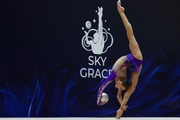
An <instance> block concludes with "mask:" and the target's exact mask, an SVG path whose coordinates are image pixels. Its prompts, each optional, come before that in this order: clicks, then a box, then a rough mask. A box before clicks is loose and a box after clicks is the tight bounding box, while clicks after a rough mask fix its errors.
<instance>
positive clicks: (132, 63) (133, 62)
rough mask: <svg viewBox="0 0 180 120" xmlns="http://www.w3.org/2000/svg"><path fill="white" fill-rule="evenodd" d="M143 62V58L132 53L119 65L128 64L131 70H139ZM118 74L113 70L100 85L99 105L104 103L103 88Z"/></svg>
mask: <svg viewBox="0 0 180 120" xmlns="http://www.w3.org/2000/svg"><path fill="white" fill-rule="evenodd" d="M142 62H143V61H142V60H139V59H137V58H135V57H134V56H133V55H132V54H128V55H126V60H125V62H124V64H123V65H121V66H119V68H120V69H121V68H122V67H124V66H126V67H127V68H129V69H130V70H131V71H133V72H138V71H139V67H140V66H141V64H142ZM117 76H118V75H117V74H116V72H115V71H113V70H112V72H111V73H110V75H109V76H108V78H106V79H105V81H104V82H103V83H102V85H101V86H100V87H99V89H98V98H97V105H99V106H100V105H102V103H101V97H102V93H103V90H104V89H105V87H106V86H107V85H108V84H109V83H111V82H112V81H114V79H115V78H116V77H117Z"/></svg>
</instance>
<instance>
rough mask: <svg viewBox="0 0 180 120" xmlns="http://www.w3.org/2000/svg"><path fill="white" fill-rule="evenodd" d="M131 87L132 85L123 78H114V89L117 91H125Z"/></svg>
mask: <svg viewBox="0 0 180 120" xmlns="http://www.w3.org/2000/svg"><path fill="white" fill-rule="evenodd" d="M131 85H132V83H131V82H130V81H129V80H128V79H126V78H123V77H116V78H115V87H116V88H117V89H119V90H127V89H128V88H129V87H130V86H131Z"/></svg>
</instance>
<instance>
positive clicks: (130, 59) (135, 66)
mask: <svg viewBox="0 0 180 120" xmlns="http://www.w3.org/2000/svg"><path fill="white" fill-rule="evenodd" d="M142 62H143V61H142V60H139V59H137V58H135V57H134V56H133V55H132V54H128V55H126V60H125V62H124V64H123V65H122V66H121V67H120V68H122V67H123V66H126V67H127V68H129V69H130V70H131V71H133V72H138V71H139V67H140V66H141V64H142Z"/></svg>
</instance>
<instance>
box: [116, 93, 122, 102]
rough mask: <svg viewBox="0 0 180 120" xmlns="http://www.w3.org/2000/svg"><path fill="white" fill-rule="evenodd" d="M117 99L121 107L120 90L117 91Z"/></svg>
mask: <svg viewBox="0 0 180 120" xmlns="http://www.w3.org/2000/svg"><path fill="white" fill-rule="evenodd" d="M117 99H118V101H119V104H120V105H121V103H122V90H118V93H117Z"/></svg>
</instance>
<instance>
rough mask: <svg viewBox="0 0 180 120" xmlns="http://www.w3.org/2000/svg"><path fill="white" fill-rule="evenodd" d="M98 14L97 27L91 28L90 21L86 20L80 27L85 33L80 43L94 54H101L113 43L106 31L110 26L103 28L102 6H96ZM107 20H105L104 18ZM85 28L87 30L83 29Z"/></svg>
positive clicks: (94, 21)
mask: <svg viewBox="0 0 180 120" xmlns="http://www.w3.org/2000/svg"><path fill="white" fill-rule="evenodd" d="M96 13H97V15H98V29H95V28H92V23H91V22H90V21H86V23H85V28H84V27H82V30H83V31H84V33H85V35H84V36H83V38H82V41H81V44H82V46H83V48H84V49H85V50H86V51H92V52H93V53H94V54H96V55H101V54H103V53H105V52H107V50H108V49H109V48H110V47H111V46H112V45H113V37H112V35H111V34H110V33H109V32H108V31H110V28H108V30H106V29H105V28H103V20H102V17H103V8H102V7H98V11H96ZM105 22H107V20H105ZM93 23H94V24H95V23H96V19H94V20H93ZM85 29H87V31H86V30H85Z"/></svg>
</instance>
